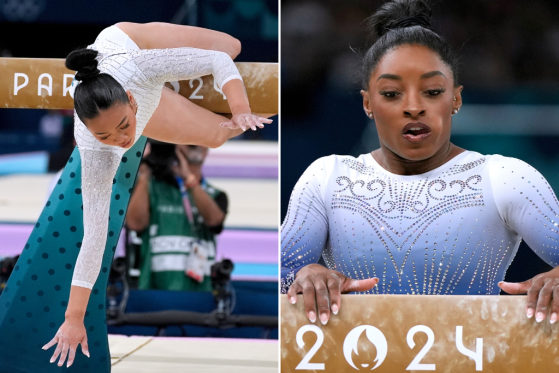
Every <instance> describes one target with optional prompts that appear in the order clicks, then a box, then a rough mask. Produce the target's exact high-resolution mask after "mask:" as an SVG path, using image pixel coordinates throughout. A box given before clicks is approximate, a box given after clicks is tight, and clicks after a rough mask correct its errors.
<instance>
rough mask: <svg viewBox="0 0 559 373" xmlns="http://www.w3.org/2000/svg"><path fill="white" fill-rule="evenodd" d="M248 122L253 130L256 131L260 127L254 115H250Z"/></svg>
mask: <svg viewBox="0 0 559 373" xmlns="http://www.w3.org/2000/svg"><path fill="white" fill-rule="evenodd" d="M248 122H249V124H250V128H252V130H253V131H256V130H257V129H258V128H257V127H258V122H257V121H256V120H255V119H254V116H250V117H249V118H248Z"/></svg>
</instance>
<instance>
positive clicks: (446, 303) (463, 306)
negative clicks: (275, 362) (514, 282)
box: [281, 295, 559, 373]
mask: <svg viewBox="0 0 559 373" xmlns="http://www.w3.org/2000/svg"><path fill="white" fill-rule="evenodd" d="M525 303H526V297H525V296H473V295H470V296H457V295H454V296H453V295H343V296H342V301H341V309H340V311H339V313H338V315H333V316H331V318H330V320H329V321H328V323H327V324H326V325H322V324H321V323H320V321H319V320H318V319H317V321H316V322H315V323H314V324H313V323H311V322H310V321H309V319H308V318H307V317H306V315H305V313H304V306H303V298H302V296H299V298H298V301H297V303H296V305H292V304H290V303H289V302H288V301H287V296H285V295H282V296H281V372H282V373H289V372H293V373H294V372H336V373H338V372H353V371H355V370H361V371H369V372H370V371H371V370H374V371H375V372H379V373H381V372H390V373H405V372H409V371H413V372H419V371H424V370H429V371H437V372H451V373H465V372H472V373H473V372H476V371H483V372H486V373H496V372H503V373H525V372H559V353H558V350H559V323H557V324H554V325H551V324H549V321H548V320H549V315H548V316H547V318H546V319H545V320H544V321H542V322H541V323H537V322H536V321H535V318H534V317H532V318H531V319H528V318H527V317H526V311H525Z"/></svg>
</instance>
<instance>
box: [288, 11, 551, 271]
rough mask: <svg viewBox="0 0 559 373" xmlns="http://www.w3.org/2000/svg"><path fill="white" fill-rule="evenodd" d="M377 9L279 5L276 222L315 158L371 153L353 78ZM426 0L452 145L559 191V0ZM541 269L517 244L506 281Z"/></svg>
mask: <svg viewBox="0 0 559 373" xmlns="http://www.w3.org/2000/svg"><path fill="white" fill-rule="evenodd" d="M383 3H384V1H380V0H367V1H362V0H345V1H333V0H321V1H313V0H297V1H295V0H284V1H282V8H281V9H282V19H281V41H282V43H281V77H282V80H281V108H282V109H281V111H282V123H281V125H282V130H281V138H282V141H281V162H282V165H283V167H282V172H281V181H282V182H281V219H282V220H283V218H284V216H285V213H286V211H287V206H288V203H289V197H290V195H291V190H292V189H293V186H294V185H295V183H296V182H297V180H298V178H299V176H300V175H301V174H302V173H303V171H304V170H305V169H306V168H307V167H308V166H309V165H310V164H311V163H312V162H313V161H314V160H316V159H317V158H320V157H323V156H326V155H330V154H349V155H353V156H357V155H359V154H363V153H368V152H370V151H372V150H375V149H377V148H378V147H379V143H378V137H377V134H376V128H375V124H374V121H372V120H370V119H368V118H367V117H366V115H365V114H364V112H363V106H362V97H361V95H360V94H359V90H360V87H359V84H358V83H357V82H358V78H357V75H356V74H357V70H358V67H359V66H360V61H361V58H360V55H361V54H364V53H365V52H366V45H365V38H366V36H367V35H366V33H365V30H364V26H363V24H362V22H363V20H364V19H365V18H366V17H368V16H370V15H371V14H373V13H374V12H375V11H376V10H377V9H378V7H379V6H380V5H381V4H383ZM430 4H431V8H432V10H433V19H432V28H433V30H434V31H435V32H437V33H438V34H439V35H441V36H443V37H444V38H446V40H447V41H448V42H449V43H450V45H451V46H452V47H453V49H454V50H455V51H456V52H457V54H458V55H459V57H460V60H461V68H460V77H459V81H460V84H462V85H464V90H463V92H462V98H463V102H464V104H463V107H462V109H461V110H460V113H459V114H458V115H455V116H453V128H452V138H451V141H452V142H453V143H454V144H456V145H458V146H460V147H463V148H465V149H468V150H472V151H477V152H480V153H482V154H501V155H504V156H508V157H515V158H519V159H522V160H523V161H525V162H527V163H529V164H530V165H532V166H533V167H535V168H536V169H537V170H539V171H540V172H541V173H542V174H543V175H544V176H545V177H546V178H547V180H548V181H549V183H550V184H551V186H552V187H553V189H554V190H555V191H556V193H557V192H559V172H557V161H558V160H559V152H558V151H557V146H558V144H559V69H558V68H557V66H559V21H558V20H557V16H556V15H557V14H559V2H557V1H552V0H533V1H530V2H525V1H521V0H506V1H505V0H494V1H481V0H471V1H453V2H443V1H430ZM549 269H550V267H548V266H547V265H546V264H545V263H544V262H543V261H541V260H540V259H539V257H537V256H536V255H535V254H534V253H533V252H532V251H531V250H530V249H529V248H528V247H527V246H526V244H525V243H522V245H521V247H520V250H519V252H518V254H517V256H516V258H515V260H514V261H513V263H512V265H511V267H510V268H509V270H508V272H507V277H506V280H507V281H523V280H527V279H528V278H531V277H532V276H534V275H535V274H537V273H541V272H543V271H546V270H549Z"/></svg>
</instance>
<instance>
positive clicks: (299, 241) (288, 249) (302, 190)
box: [281, 157, 331, 291]
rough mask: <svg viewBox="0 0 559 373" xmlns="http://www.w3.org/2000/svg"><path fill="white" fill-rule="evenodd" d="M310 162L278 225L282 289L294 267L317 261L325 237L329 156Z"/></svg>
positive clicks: (295, 268)
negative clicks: (325, 196)
mask: <svg viewBox="0 0 559 373" xmlns="http://www.w3.org/2000/svg"><path fill="white" fill-rule="evenodd" d="M329 158H331V157H326V158H320V159H318V160H316V161H315V162H313V163H312V164H311V165H310V166H309V167H308V168H307V170H306V171H305V172H304V173H303V175H301V177H300V178H299V181H297V184H295V187H294V188H293V192H292V193H291V199H290V200H289V208H288V210H287V214H286V216H285V219H284V221H283V224H282V227H281V272H282V291H287V288H288V287H289V286H290V285H291V283H290V282H292V281H291V280H292V278H291V279H290V278H289V277H292V276H293V275H294V273H295V271H296V270H298V269H300V268H301V267H302V266H305V265H307V264H311V263H317V262H318V260H319V258H320V256H321V255H322V250H323V249H324V247H325V245H326V244H327V240H328V216H327V213H326V206H325V204H324V195H323V194H324V192H323V190H324V186H325V185H326V183H325V178H326V175H327V174H329V172H328V170H327V169H328V168H329V165H328V159H329Z"/></svg>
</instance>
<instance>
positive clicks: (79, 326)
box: [43, 317, 89, 367]
mask: <svg viewBox="0 0 559 373" xmlns="http://www.w3.org/2000/svg"><path fill="white" fill-rule="evenodd" d="M57 343H58V346H56V350H54V354H52V357H51V359H50V362H51V363H54V362H55V361H56V358H57V357H58V355H60V359H59V360H58V366H59V367H61V366H62V365H63V364H64V361H65V360H66V357H67V356H68V364H67V365H66V367H69V366H70V365H72V363H73V362H74V357H75V356H76V350H77V348H78V344H80V343H81V345H82V352H83V354H84V355H85V356H87V357H89V349H88V347H87V333H86V331H85V325H84V324H83V320H80V319H79V318H68V317H66V321H64V324H62V326H61V327H60V329H58V332H57V333H56V335H55V336H54V338H53V339H52V341H50V342H49V343H47V344H46V345H44V346H43V350H48V349H49V348H51V347H52V346H54V345H55V344H57ZM68 352H70V354H69V355H68Z"/></svg>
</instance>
